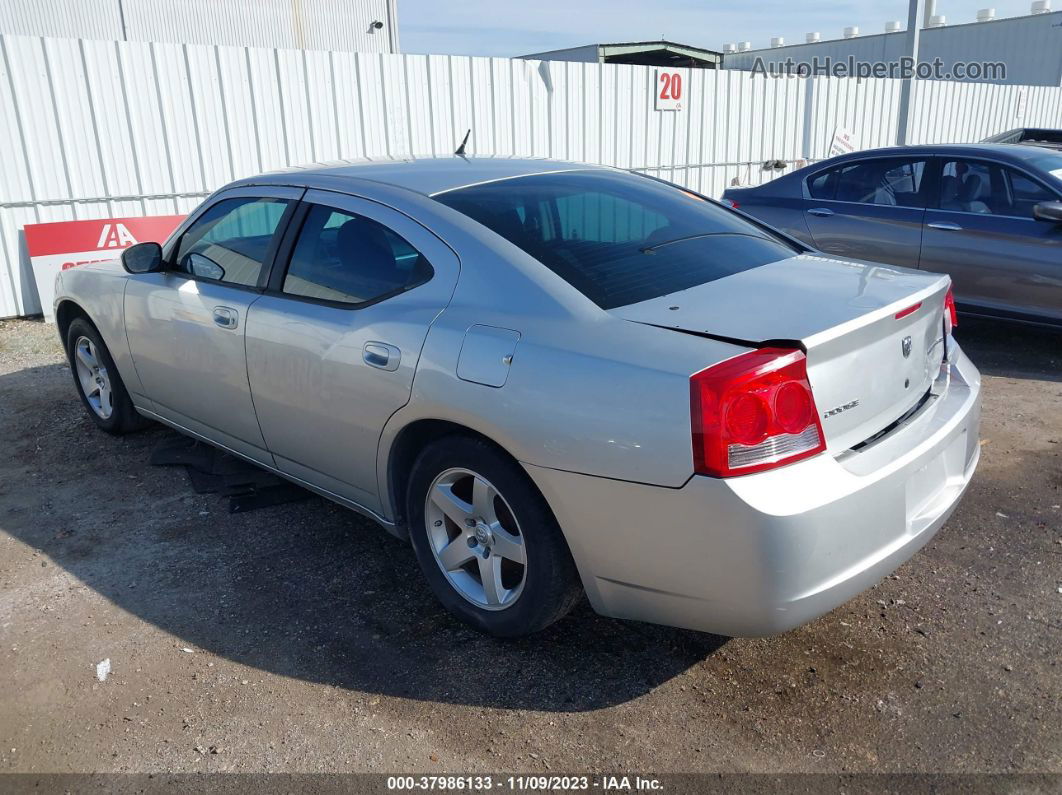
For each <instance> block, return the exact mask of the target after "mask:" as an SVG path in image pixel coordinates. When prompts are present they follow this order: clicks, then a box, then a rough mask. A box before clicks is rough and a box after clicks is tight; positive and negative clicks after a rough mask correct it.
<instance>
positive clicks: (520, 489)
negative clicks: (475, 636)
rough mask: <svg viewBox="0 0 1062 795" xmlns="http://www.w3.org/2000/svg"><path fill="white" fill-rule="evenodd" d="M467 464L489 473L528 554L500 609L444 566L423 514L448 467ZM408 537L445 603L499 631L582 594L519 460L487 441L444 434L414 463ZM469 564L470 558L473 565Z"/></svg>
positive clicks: (561, 610) (529, 622)
mask: <svg viewBox="0 0 1062 795" xmlns="http://www.w3.org/2000/svg"><path fill="white" fill-rule="evenodd" d="M451 469H467V470H471V471H472V472H475V473H477V474H478V475H481V476H482V477H483V478H485V479H486V480H488V481H489V482H490V483H491V484H492V485H493V486H494V487H495V488H496V489H497V491H498V493H499V494H500V495H501V496H502V499H503V500H504V501H505V503H507V505H508V508H509V509H511V515H512V517H515V519H516V521H517V522H518V524H519V531H520V535H521V536H522V537H523V544H524V551H525V555H526V571H525V574H524V578H523V581H522V582H523V584H522V588H521V590H520V591H519V594H518V596H516V597H515V600H514V602H513V603H512V604H511V605H510V606H508V607H504V608H502V609H494V610H490V609H484V608H481V607H479V606H477V605H476V604H473V602H472V601H470V600H469V599H468V598H466V597H465V596H463V595H462V594H461V593H460V592H459V591H458V590H457V588H456V587H455V586H454V585H453V584H452V583H451V582H450V579H449V578H448V576H447V575H446V574H444V573H443V570H442V567H441V565H440V563H439V562H438V561H437V559H436V555H435V552H434V551H433V547H432V541H431V539H430V537H429V529H428V527H427V521H426V518H425V502H426V500H427V496H428V489H429V488H430V487H431V486H432V484H433V483H434V482H435V480H436V478H437V477H438V476H439V475H441V474H442V473H444V472H446V471H447V470H451ZM406 516H407V517H408V519H409V533H410V539H411V540H412V542H413V549H414V550H415V552H416V555H417V561H418V562H419V563H420V568H421V571H423V572H424V576H425V578H426V579H427V580H428V585H429V586H431V589H432V591H434V593H435V595H436V597H438V599H439V601H440V602H442V604H443V606H444V607H445V608H446V609H447V610H449V611H450V612H451V613H453V614H454V615H455V616H456V617H457V618H459V619H460V620H461V621H463V622H464V623H466V624H468V625H469V626H471V627H473V628H475V629H478V630H480V631H481V632H485V633H487V634H489V635H494V636H497V637H519V636H521V635H529V634H531V633H533V632H538V631H539V630H542V629H545V628H546V627H548V626H549V625H550V624H552V623H554V622H555V621H557V620H559V619H561V618H563V617H564V615H565V614H566V613H568V611H569V610H571V609H572V607H573V606H574V605H575V604H576V603H577V602H578V601H579V599H580V597H581V596H582V593H583V591H582V586H581V584H580V581H579V575H578V572H577V571H576V568H575V563H574V561H573V560H572V556H571V552H570V551H569V550H568V545H567V544H566V543H565V541H564V535H563V533H562V532H561V529H560V526H559V525H558V524H557V520H556V519H555V518H554V516H553V512H552V511H551V510H550V508H549V505H548V504H547V503H546V500H545V498H544V497H543V496H542V494H541V493H540V492H539V491H538V489H537V488H536V487H535V485H534V483H532V482H531V479H530V478H529V477H528V476H527V473H526V472H524V471H523V470H522V469H521V468H520V466H519V464H517V463H516V462H515V461H513V460H512V459H511V458H510V457H509V456H507V455H506V454H505V453H503V452H502V451H500V450H499V449H498V448H496V447H495V446H493V445H491V444H490V443H488V442H486V441H483V440H480V439H474V438H471V437H467V436H447V437H444V438H442V439H439V440H436V441H435V442H433V443H432V444H431V445H429V446H428V447H426V448H425V449H424V450H423V451H422V452H421V454H420V456H419V457H418V458H417V460H416V462H415V463H414V464H413V469H412V472H411V473H410V478H409V488H408V489H407V490H406ZM470 565H472V564H470Z"/></svg>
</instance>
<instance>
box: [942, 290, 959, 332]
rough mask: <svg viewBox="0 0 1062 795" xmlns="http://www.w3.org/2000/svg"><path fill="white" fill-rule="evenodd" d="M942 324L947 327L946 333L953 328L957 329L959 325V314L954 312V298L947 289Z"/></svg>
mask: <svg viewBox="0 0 1062 795" xmlns="http://www.w3.org/2000/svg"><path fill="white" fill-rule="evenodd" d="M944 324H945V326H947V329H948V333H949V334H950V333H951V330H952V329H953V328H958V325H959V313H958V312H957V311H955V296H954V295H953V294H952V292H951V288H950V287H949V288H948V294H947V295H946V296H945V297H944Z"/></svg>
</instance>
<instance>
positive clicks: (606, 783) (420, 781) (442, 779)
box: [387, 775, 663, 792]
mask: <svg viewBox="0 0 1062 795" xmlns="http://www.w3.org/2000/svg"><path fill="white" fill-rule="evenodd" d="M387 789H389V790H394V791H397V792H402V791H414V790H436V791H443V792H445V791H455V790H456V791H472V790H480V791H488V790H499V791H502V792H505V791H510V792H545V791H559V792H564V791H571V790H598V791H601V792H652V791H658V790H661V789H663V784H662V783H661V782H660V780H659V779H656V778H652V777H642V776H542V775H532V776H491V775H476V776H459V775H449V776H446V775H433V776H388V777H387Z"/></svg>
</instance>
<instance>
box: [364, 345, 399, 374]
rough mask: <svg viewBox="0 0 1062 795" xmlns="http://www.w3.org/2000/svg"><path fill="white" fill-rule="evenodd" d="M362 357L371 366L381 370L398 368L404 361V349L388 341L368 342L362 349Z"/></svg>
mask: <svg viewBox="0 0 1062 795" xmlns="http://www.w3.org/2000/svg"><path fill="white" fill-rule="evenodd" d="M361 358H362V359H364V360H365V364H367V365H369V366H370V367H377V368H379V369H380V370H397V369H398V365H399V363H400V362H401V361H402V351H400V350H398V348H396V347H395V346H394V345H388V344H387V343H386V342H366V343H365V345H363V346H362V349H361Z"/></svg>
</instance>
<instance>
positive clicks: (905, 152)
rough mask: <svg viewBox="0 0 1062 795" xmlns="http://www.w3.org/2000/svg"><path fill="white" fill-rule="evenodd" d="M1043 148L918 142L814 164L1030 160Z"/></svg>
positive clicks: (1039, 153)
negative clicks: (942, 158) (886, 159)
mask: <svg viewBox="0 0 1062 795" xmlns="http://www.w3.org/2000/svg"><path fill="white" fill-rule="evenodd" d="M1043 151H1044V148H1043V147H1042V146H1034V145H1030V144H1026V143H1020V144H995V143H992V144H986V143H976V144H918V145H916V146H887V147H883V148H881V149H862V150H860V151H858V152H848V153H846V154H843V155H839V156H837V157H833V158H830V159H829V160H823V161H820V162H818V163H815V164H814V167H816V168H818V167H821V166H825V165H828V164H831V163H843V162H845V161H847V160H859V159H860V158H863V157H868V156H873V157H880V156H882V155H885V156H898V157H905V156H910V155H913V154H925V155H956V156H966V157H975V156H977V155H981V156H989V157H998V158H999V159H1002V160H1011V161H1022V160H1031V159H1034V158H1036V157H1037V156H1038V155H1042V154H1043Z"/></svg>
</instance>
